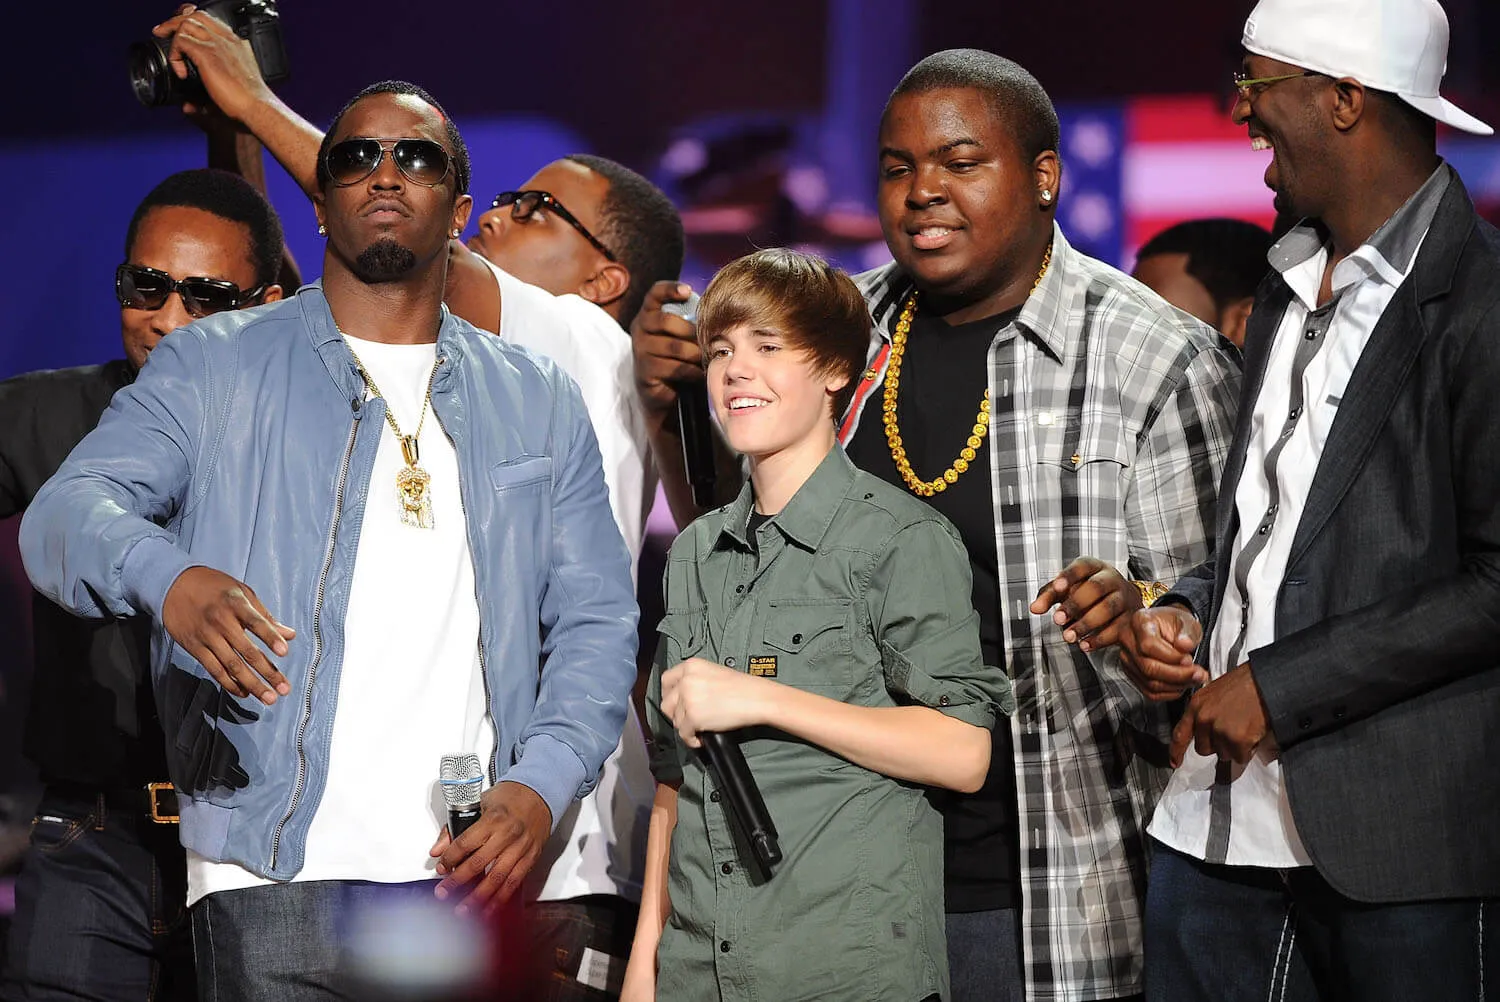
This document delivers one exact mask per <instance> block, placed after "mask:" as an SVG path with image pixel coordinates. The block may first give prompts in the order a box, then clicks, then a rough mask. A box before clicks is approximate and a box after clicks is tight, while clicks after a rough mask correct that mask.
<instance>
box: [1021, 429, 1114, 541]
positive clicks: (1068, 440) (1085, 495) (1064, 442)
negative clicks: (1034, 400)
mask: <svg viewBox="0 0 1500 1002" xmlns="http://www.w3.org/2000/svg"><path fill="white" fill-rule="evenodd" d="M1043 444H1044V451H1043V452H1042V453H1041V455H1042V457H1043V458H1044V462H1043V463H1042V465H1041V469H1042V470H1044V471H1048V470H1050V471H1051V476H1053V477H1055V478H1056V489H1057V491H1058V495H1057V496H1058V497H1060V498H1062V499H1063V500H1064V505H1065V508H1066V507H1067V506H1068V499H1070V498H1071V499H1076V503H1077V505H1078V506H1079V510H1080V511H1081V512H1083V513H1086V514H1089V515H1092V516H1095V517H1098V518H1109V519H1118V518H1121V517H1123V513H1124V501H1125V492H1126V487H1127V484H1126V476H1127V474H1128V473H1129V470H1130V463H1131V455H1130V450H1129V449H1127V448H1126V445H1125V442H1124V440H1123V438H1122V435H1121V429H1120V427H1119V426H1118V425H1117V424H1114V423H1111V422H1108V421H1103V420H1093V421H1084V422H1082V423H1081V424H1074V425H1068V426H1067V427H1065V428H1063V429H1060V434H1058V435H1057V436H1056V437H1055V438H1053V439H1052V441H1051V442H1044V443H1043Z"/></svg>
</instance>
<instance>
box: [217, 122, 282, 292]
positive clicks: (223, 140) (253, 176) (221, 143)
mask: <svg viewBox="0 0 1500 1002" xmlns="http://www.w3.org/2000/svg"><path fill="white" fill-rule="evenodd" d="M193 117H194V118H195V119H196V120H197V122H198V124H199V125H200V126H201V127H202V129H203V131H204V133H205V134H206V135H207V136H208V165H209V166H210V167H213V168H216V169H218V170H227V171H229V172H230V173H231V174H238V175H239V176H240V177H242V178H244V179H245V180H246V181H247V182H249V184H250V186H251V187H252V188H254V189H255V190H256V191H258V192H260V193H261V194H262V195H265V196H266V197H267V198H270V193H269V192H268V191H266V167H265V162H264V161H263V160H262V159H261V156H260V149H261V147H260V140H259V139H256V138H255V137H254V136H252V135H251V134H250V133H248V132H245V131H244V130H243V129H240V128H239V127H238V126H236V125H235V124H234V123H233V122H232V121H230V120H229V119H228V118H226V117H225V116H224V114H223V113H222V112H220V111H219V110H218V109H217V108H213V109H199V110H198V113H197V114H195V115H194V116H193ZM276 284H277V285H279V286H281V287H282V288H283V289H286V290H287V291H288V292H291V291H292V290H295V289H297V288H298V287H299V286H301V285H302V269H301V268H299V267H298V266H297V259H296V258H295V257H293V256H292V248H291V246H290V245H283V246H282V249H281V270H280V271H278V272H277V273H276Z"/></svg>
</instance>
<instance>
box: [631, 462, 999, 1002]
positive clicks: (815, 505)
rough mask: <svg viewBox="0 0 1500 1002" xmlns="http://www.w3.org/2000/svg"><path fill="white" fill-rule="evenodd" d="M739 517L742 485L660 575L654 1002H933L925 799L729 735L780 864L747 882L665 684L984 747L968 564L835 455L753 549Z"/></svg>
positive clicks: (745, 511)
mask: <svg viewBox="0 0 1500 1002" xmlns="http://www.w3.org/2000/svg"><path fill="white" fill-rule="evenodd" d="M752 503H753V498H752V496H751V491H750V486H749V485H748V484H747V485H746V486H745V488H744V490H742V491H741V493H740V496H739V498H738V500H736V501H735V502H734V503H733V504H732V505H729V506H728V507H726V508H722V509H719V510H718V511H715V512H711V513H709V514H708V515H705V516H704V517H702V518H700V519H698V520H697V521H696V522H694V523H693V524H692V526H690V527H689V528H688V529H687V531H685V532H684V533H683V534H682V535H681V536H680V537H678V539H677V541H676V542H675V543H674V544H673V546H672V551H671V554H670V557H669V560H668V566H667V574H666V608H667V614H666V617H665V618H664V619H663V620H662V624H661V627H660V631H661V634H662V636H661V642H660V645H659V646H658V649H657V655H656V663H655V667H654V669H653V671H652V673H651V683H650V688H649V691H648V695H647V712H648V719H649V722H650V726H651V730H652V733H653V734H654V735H655V736H656V738H655V740H654V741H653V752H652V768H653V770H654V772H655V774H656V777H657V779H658V780H660V781H661V782H663V783H668V784H673V785H678V784H680V786H679V792H678V802H677V811H678V814H677V827H676V830H675V832H674V833H673V837H672V849H671V863H670V867H669V878H668V879H669V891H670V895H671V917H670V919H669V921H668V923H667V926H666V928H665V929H664V930H663V932H662V938H661V945H660V948H659V951H658V955H657V956H658V962H659V969H660V975H659V977H658V982H657V997H658V998H660V999H662V1000H663V1002H676V1000H682V999H713V1000H717V999H725V1000H737V999H761V1000H775V1002H790V1000H794V999H822V1000H829V999H847V1000H851V1002H853V1000H858V1002H869V1000H872V999H892V1000H900V1002H917V1000H919V999H924V998H926V997H928V996H929V995H931V994H933V993H935V992H937V993H941V994H942V995H943V996H944V997H946V996H947V994H948V969H947V954H946V946H945V941H944V937H943V828H942V819H941V817H940V815H939V814H938V812H937V811H936V810H934V809H933V807H932V805H931V803H930V802H929V800H928V798H927V796H926V790H925V788H923V787H921V786H917V785H915V784H912V783H904V782H900V781H898V780H894V779H890V778H889V777H886V776H882V775H880V774H878V773H875V772H871V771H870V770H868V769H865V768H862V767H860V766H857V765H855V764H853V763H851V762H849V761H847V760H845V759H843V758H840V757H839V756H837V755H834V754H833V753H831V752H828V751H825V750H823V749H821V748H818V747H815V746H813V745H810V744H808V743H807V742H805V741H801V740H799V739H795V738H792V737H789V736H788V735H786V734H785V733H783V732H780V731H777V730H775V729H773V728H755V729H751V730H748V731H745V732H743V733H742V734H740V735H739V737H740V738H741V747H742V748H743V750H744V753H745V758H746V760H747V762H748V763H749V766H750V770H751V771H752V772H753V773H754V775H755V779H756V782H757V783H758V785H759V787H760V791H761V794H762V795H763V797H764V798H765V802H766V806H767V809H768V810H769V811H770V814H771V817H772V819H773V820H774V822H775V824H776V827H777V830H778V831H779V833H780V844H781V849H782V853H783V856H784V858H783V860H782V862H781V863H780V864H778V866H777V867H776V868H775V872H774V874H773V875H772V876H771V878H770V879H769V881H765V880H762V879H761V878H760V876H759V874H758V872H757V871H756V870H755V868H754V865H753V863H750V860H751V857H750V854H749V851H748V849H747V848H745V847H744V846H743V844H742V843H740V842H738V837H737V835H736V834H735V833H734V831H733V829H732V822H731V821H730V818H729V816H728V814H727V813H726V804H725V803H723V802H722V801H721V800H720V799H719V797H718V795H717V792H716V791H715V790H714V789H713V782H712V779H711V778H710V776H709V773H708V771H707V768H706V765H705V763H704V762H703V760H702V759H701V758H700V757H699V756H698V754H697V753H696V752H693V751H692V750H691V749H689V748H687V747H686V746H685V745H683V744H682V743H681V742H680V741H679V740H678V739H677V735H676V731H675V730H674V729H673V727H672V724H671V722H670V721H669V720H667V719H666V718H665V717H664V716H663V715H662V712H661V676H662V672H663V671H665V670H666V669H667V668H670V667H672V666H673V665H675V664H677V663H678V662H680V661H682V660H684V659H686V658H689V657H701V658H705V659H707V660H710V661H714V662H717V663H719V664H722V665H724V666H726V667H729V668H733V669H736V670H739V671H749V672H751V673H753V674H757V675H763V676H766V677H770V678H774V679H775V680H776V681H778V682H781V683H784V684H786V685H794V686H796V687H798V688H799V689H805V690H808V691H810V692H815V693H818V694H820V695H824V696H828V697H830V698H832V699H837V700H840V701H842V702H845V703H852V704H855V705H858V706H901V705H913V704H917V705H924V706H930V707H932V708H934V709H936V710H938V711H940V712H942V713H945V714H948V715H950V716H953V717H957V718H959V719H960V720H965V721H968V722H969V723H972V724H975V725H977V726H980V727H985V728H988V727H991V726H993V725H994V721H995V714H996V711H997V709H999V710H1000V711H1002V712H1006V713H1008V712H1010V709H1011V706H1012V703H1011V698H1010V685H1009V682H1008V680H1007V679H1006V677H1005V675H1004V673H1003V672H1002V671H1000V670H999V669H996V668H990V667H987V666H985V664H984V663H983V659H982V656H981V654H980V648H979V628H978V617H977V616H976V615H975V613H974V609H973V605H972V603H971V598H970V595H971V587H972V585H971V580H970V572H969V561H968V557H967V556H966V555H965V552H964V550H963V546H962V544H961V543H960V542H959V539H958V533H957V532H955V531H954V529H953V527H952V526H951V525H950V524H949V523H948V522H947V520H946V519H944V518H943V517H942V516H941V515H939V514H938V513H937V512H936V511H934V510H933V509H931V508H930V507H928V506H927V505H925V504H923V503H922V502H921V501H919V500H917V499H916V498H914V497H912V496H910V495H908V494H905V493H903V492H901V491H899V490H897V489H896V488H894V487H891V486H890V485H888V484H886V483H884V482H883V481H880V480H878V479H876V478H875V477H872V476H870V475H869V474H866V473H864V472H862V471H859V470H857V469H855V467H854V465H853V464H852V463H850V462H849V459H848V457H847V456H845V455H844V451H843V449H842V448H839V447H837V446H835V447H834V449H833V450H832V451H831V452H830V453H829V455H828V457H827V458H826V459H825V460H824V461H823V462H822V463H821V464H820V465H819V466H818V469H817V470H816V471H815V472H814V473H813V475H812V477H810V478H809V479H808V481H807V482H806V483H805V484H803V485H802V488H801V489H800V490H799V491H798V492H797V493H796V495H795V496H794V497H793V498H792V500H791V501H790V502H789V503H788V504H787V505H786V507H785V508H784V509H782V511H781V512H780V513H778V514H777V515H776V516H775V517H774V518H772V519H771V520H770V521H768V522H767V523H765V524H764V525H762V526H761V527H760V529H759V530H758V532H757V539H756V540H755V541H754V545H752V540H750V539H749V538H748V535H747V526H748V523H749V517H750V512H751V505H752ZM747 864H748V865H747Z"/></svg>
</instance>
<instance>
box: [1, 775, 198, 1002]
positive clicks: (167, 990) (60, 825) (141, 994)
mask: <svg viewBox="0 0 1500 1002" xmlns="http://www.w3.org/2000/svg"><path fill="white" fill-rule="evenodd" d="M184 901H186V864H184V861H183V850H181V846H180V844H178V843H177V825H157V823H153V822H150V820H147V819H145V816H144V814H141V813H124V811H115V810H110V808H108V805H107V804H105V801H104V798H102V796H95V798H80V796H65V795H60V793H58V792H55V790H43V793H42V802H40V805H39V807H37V811H36V819H34V820H33V822H31V844H30V846H28V847H27V850H26V856H24V859H23V862H21V873H20V876H18V877H17V882H15V916H13V918H12V922H10V936H9V945H7V962H6V971H5V977H3V978H0V999H5V1002H33V1001H42V999H98V1001H110V1002H113V1001H120V1002H147V1001H153V1002H168V1001H169V1002H180V1001H190V999H195V998H196V992H195V984H193V977H192V971H193V965H192V941H190V938H189V932H187V918H186V915H187V909H186V904H184Z"/></svg>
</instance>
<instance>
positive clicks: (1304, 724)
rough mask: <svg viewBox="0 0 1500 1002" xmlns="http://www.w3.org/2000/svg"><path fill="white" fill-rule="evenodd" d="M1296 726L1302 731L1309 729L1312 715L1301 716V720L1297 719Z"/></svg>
mask: <svg viewBox="0 0 1500 1002" xmlns="http://www.w3.org/2000/svg"><path fill="white" fill-rule="evenodd" d="M1297 726H1298V727H1300V728H1301V729H1302V730H1304V731H1306V730H1310V729H1311V728H1312V717H1303V718H1302V719H1301V720H1299V721H1297Z"/></svg>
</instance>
